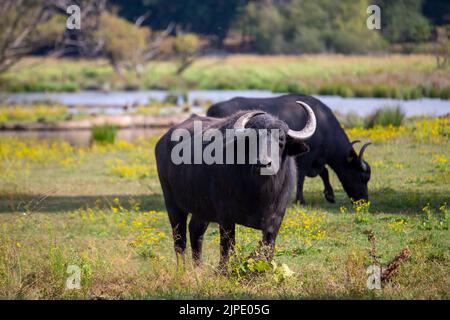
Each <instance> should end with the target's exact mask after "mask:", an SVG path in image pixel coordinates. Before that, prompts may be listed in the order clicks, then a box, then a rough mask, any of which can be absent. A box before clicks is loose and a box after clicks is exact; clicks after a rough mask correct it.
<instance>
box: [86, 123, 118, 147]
mask: <svg viewBox="0 0 450 320" xmlns="http://www.w3.org/2000/svg"><path fill="white" fill-rule="evenodd" d="M91 135H92V141H93V142H98V143H101V144H113V143H114V142H115V141H116V136H117V127H116V126H113V125H108V124H107V125H102V126H94V127H93V128H92V130H91Z"/></svg>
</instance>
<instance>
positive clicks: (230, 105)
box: [207, 94, 370, 204]
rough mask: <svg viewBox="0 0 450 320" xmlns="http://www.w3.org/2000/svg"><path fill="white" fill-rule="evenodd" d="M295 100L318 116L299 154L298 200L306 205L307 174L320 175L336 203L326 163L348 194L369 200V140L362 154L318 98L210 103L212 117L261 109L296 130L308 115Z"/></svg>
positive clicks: (326, 192)
mask: <svg viewBox="0 0 450 320" xmlns="http://www.w3.org/2000/svg"><path fill="white" fill-rule="evenodd" d="M296 101H303V102H305V103H307V104H308V105H310V106H311V108H312V109H313V111H314V113H315V115H316V118H317V130H316V132H315V134H314V135H313V136H312V137H311V138H310V139H308V140H306V141H305V142H306V143H307V144H308V145H309V147H310V152H308V154H306V155H304V156H301V157H297V166H298V169H299V170H298V172H297V174H298V180H297V195H296V200H297V201H299V202H300V203H302V204H304V203H305V199H304V196H303V183H304V181H305V176H308V177H316V176H317V175H320V177H321V178H322V180H323V184H324V186H325V190H324V195H325V198H326V199H327V200H328V201H329V202H332V203H334V202H335V198H334V192H333V188H332V186H331V184H330V180H329V175H328V170H327V168H326V167H325V165H326V164H327V165H328V166H330V167H331V169H333V170H334V172H336V174H337V176H338V178H339V180H340V181H341V183H342V186H343V187H344V190H345V192H346V193H347V195H348V196H349V197H350V198H351V199H352V200H354V201H357V200H362V199H363V200H367V199H368V197H369V195H368V189H367V184H368V182H369V180H370V166H369V164H368V163H367V162H366V161H364V151H365V150H366V148H367V146H368V145H369V144H370V143H366V144H364V145H363V146H362V148H361V151H360V152H359V154H357V153H356V152H355V150H354V149H353V145H354V144H355V143H357V142H360V141H353V142H350V141H349V139H348V137H347V135H346V134H345V132H344V130H343V129H342V127H341V126H340V124H339V122H338V120H337V119H336V117H335V115H334V114H333V112H332V111H331V110H330V108H328V107H327V106H326V105H325V104H323V103H322V102H321V101H319V100H318V99H316V98H314V97H311V96H306V95H298V94H289V95H284V96H280V97H276V98H261V99H256V98H255V99H252V98H240V97H238V98H234V99H231V100H228V101H224V102H219V103H217V104H214V105H213V106H211V107H210V108H209V110H208V112H207V116H209V117H226V116H229V115H231V114H233V113H235V112H238V111H240V110H262V111H265V112H268V113H270V114H273V115H275V116H276V117H278V118H279V119H281V120H283V121H285V122H286V123H287V125H288V126H289V127H290V128H292V129H295V130H297V129H298V128H301V127H302V126H304V125H305V122H306V120H307V114H306V113H305V111H304V110H302V109H300V108H298V106H297V104H296Z"/></svg>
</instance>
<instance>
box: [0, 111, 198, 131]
mask: <svg viewBox="0 0 450 320" xmlns="http://www.w3.org/2000/svg"><path fill="white" fill-rule="evenodd" d="M189 116H190V114H189V113H181V114H174V115H139V114H135V115H126V114H123V115H95V116H89V117H87V118H84V119H79V120H66V121H55V122H23V123H20V122H17V123H14V122H13V123H0V131H67V130H88V129H92V128H93V127H96V126H104V125H112V126H115V127H116V128H118V129H125V128H150V129H156V128H168V127H171V126H173V125H175V124H177V123H180V122H182V121H184V120H186V119H187V118H188V117H189Z"/></svg>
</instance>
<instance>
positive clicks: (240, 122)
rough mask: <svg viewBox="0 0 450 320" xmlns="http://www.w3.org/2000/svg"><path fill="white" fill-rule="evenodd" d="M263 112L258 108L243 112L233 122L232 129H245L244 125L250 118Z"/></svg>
mask: <svg viewBox="0 0 450 320" xmlns="http://www.w3.org/2000/svg"><path fill="white" fill-rule="evenodd" d="M264 113H265V112H264V111H260V110H258V111H251V112H248V113H246V114H244V115H243V116H241V117H240V118H239V119H237V120H236V122H235V123H234V129H245V125H246V124H247V122H248V121H249V120H250V119H251V118H253V117H254V116H257V115H259V114H264Z"/></svg>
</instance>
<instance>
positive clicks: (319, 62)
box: [0, 55, 450, 99]
mask: <svg viewBox="0 0 450 320" xmlns="http://www.w3.org/2000/svg"><path fill="white" fill-rule="evenodd" d="M175 69H176V66H175V64H174V63H172V62H170V61H169V62H152V63H150V64H148V65H147V66H145V68H144V72H143V75H142V76H141V77H140V78H137V77H136V75H135V74H134V73H132V72H129V73H127V74H126V75H125V76H124V77H122V78H121V77H119V76H118V75H116V74H114V72H113V69H112V68H111V67H110V66H109V65H108V64H107V63H106V61H104V60H90V61H89V60H54V59H42V58H28V59H25V60H23V61H21V62H20V63H19V64H18V65H16V66H15V67H14V68H12V69H11V70H10V71H9V72H7V73H6V74H4V75H2V76H1V77H0V91H10V92H20V91H77V90H89V89H91V90H114V89H116V90H138V89H169V90H187V89H265V90H272V91H277V92H301V93H307V94H308V93H310V94H323V95H341V96H346V97H348V96H357V97H366V96H373V97H394V98H405V99H412V98H419V97H422V96H427V97H441V98H444V99H449V98H450V72H449V70H448V69H437V68H436V63H435V59H434V57H433V56H431V55H408V56H405V55H386V56H340V55H303V56H252V55H232V56H229V57H226V58H219V57H203V58H199V59H198V60H197V61H196V62H195V63H194V64H193V65H192V66H191V67H190V68H189V69H188V70H187V71H186V72H185V73H184V74H183V75H181V76H177V75H175Z"/></svg>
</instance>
